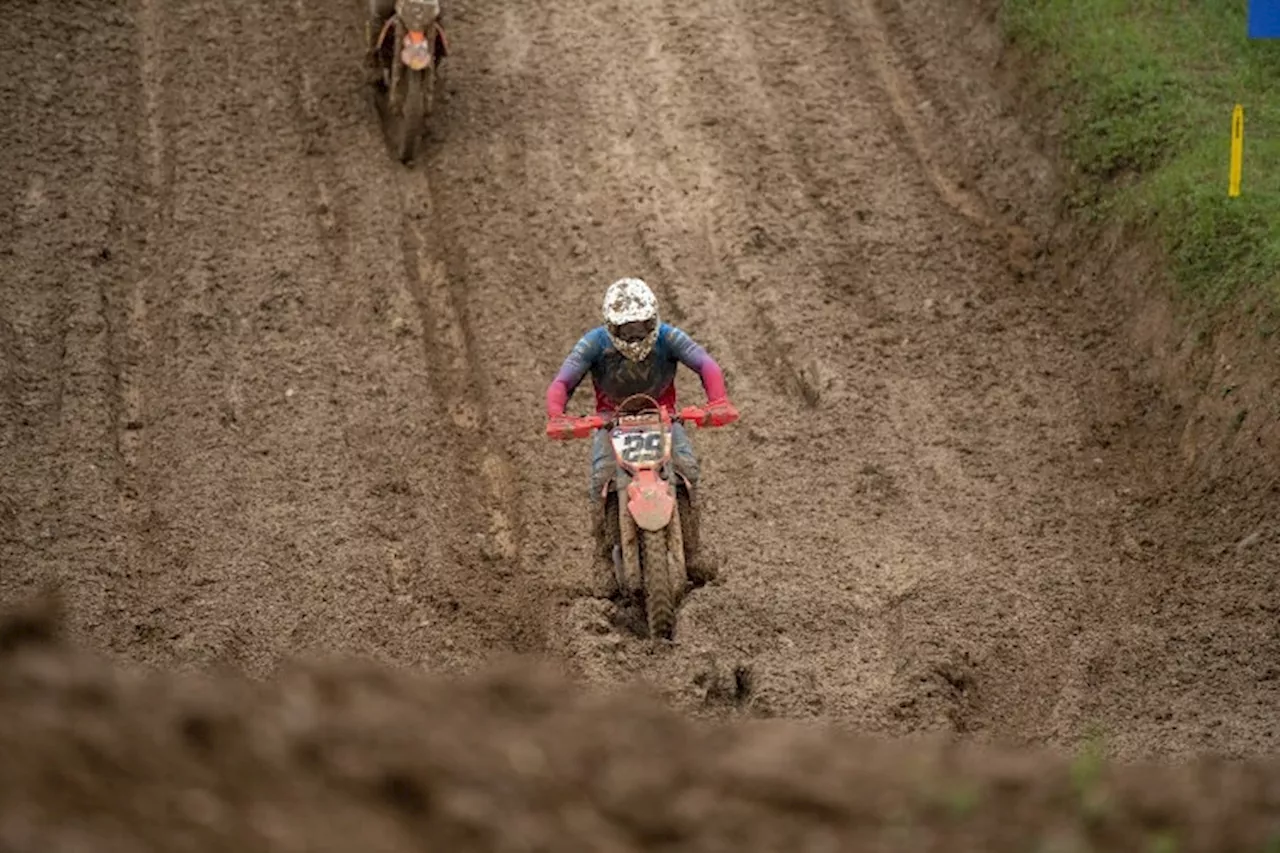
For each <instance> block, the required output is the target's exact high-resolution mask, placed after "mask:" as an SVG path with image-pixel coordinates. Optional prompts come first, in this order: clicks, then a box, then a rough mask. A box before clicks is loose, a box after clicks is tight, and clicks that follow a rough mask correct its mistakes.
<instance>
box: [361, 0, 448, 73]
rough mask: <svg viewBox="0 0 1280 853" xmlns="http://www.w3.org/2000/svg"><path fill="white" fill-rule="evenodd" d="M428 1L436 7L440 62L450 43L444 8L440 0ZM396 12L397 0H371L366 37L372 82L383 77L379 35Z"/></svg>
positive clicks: (367, 62)
mask: <svg viewBox="0 0 1280 853" xmlns="http://www.w3.org/2000/svg"><path fill="white" fill-rule="evenodd" d="M426 2H427V3H429V4H431V5H434V6H435V7H436V24H437V28H436V43H435V45H434V47H435V53H436V62H440V61H441V60H443V59H444V58H445V57H446V56H448V55H449V45H448V42H447V41H446V40H445V37H444V10H443V9H441V8H440V4H439V0H426ZM395 12H396V0H369V19H368V20H367V21H366V22H365V26H364V38H365V63H366V65H367V66H368V68H367V70H368V72H369V80H370V81H371V82H374V81H380V80H381V79H382V62H381V60H380V59H379V57H378V36H379V35H381V34H382V27H383V26H384V25H385V24H386V23H387V19H388V18H390V17H391V16H392V15H394V14H395Z"/></svg>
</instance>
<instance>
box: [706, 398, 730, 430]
mask: <svg viewBox="0 0 1280 853" xmlns="http://www.w3.org/2000/svg"><path fill="white" fill-rule="evenodd" d="M704 411H705V412H706V413H707V417H706V420H705V421H704V423H705V424H706V425H707V426H718V427H720V426H728V425H729V424H731V423H733V422H734V421H736V420H737V419H738V410H737V408H736V407H735V406H734V405H733V403H730V402H729V401H728V400H727V399H724V400H712V401H711V402H710V403H707V405H706V408H705V409H704Z"/></svg>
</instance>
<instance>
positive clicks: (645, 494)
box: [627, 471, 676, 530]
mask: <svg viewBox="0 0 1280 853" xmlns="http://www.w3.org/2000/svg"><path fill="white" fill-rule="evenodd" d="M675 506H676V500H675V496H674V495H673V494H672V493H671V487H670V486H668V485H667V483H666V482H665V481H664V480H662V479H661V478H659V477H658V472H657V471H640V472H637V474H636V475H635V477H634V478H633V479H632V480H631V483H630V484H629V485H628V486H627V512H629V513H631V517H632V518H633V519H635V522H636V526H637V527H639V528H640V529H641V530H661V529H662V528H664V527H666V526H667V525H668V524H669V523H670V522H671V513H672V512H673V511H674V510H675Z"/></svg>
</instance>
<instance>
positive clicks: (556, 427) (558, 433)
mask: <svg viewBox="0 0 1280 853" xmlns="http://www.w3.org/2000/svg"><path fill="white" fill-rule="evenodd" d="M547 438H555V439H560V440H561V441H567V440H569V439H571V438H573V418H571V417H569V416H568V415H549V416H548V417H547Z"/></svg>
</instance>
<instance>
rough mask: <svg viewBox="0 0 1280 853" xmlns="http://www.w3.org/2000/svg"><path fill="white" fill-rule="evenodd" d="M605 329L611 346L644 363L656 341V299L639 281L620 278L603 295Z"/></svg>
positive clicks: (646, 286) (647, 286)
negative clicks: (611, 342) (611, 343)
mask: <svg viewBox="0 0 1280 853" xmlns="http://www.w3.org/2000/svg"><path fill="white" fill-rule="evenodd" d="M604 327H605V330H606V331H608V333H609V339H610V340H611V341H613V345H614V346H615V347H617V348H618V352H620V353H622V354H623V355H624V356H626V357H627V358H629V359H631V360H632V361H643V360H644V359H645V358H647V357H648V355H649V353H650V352H652V351H653V345H654V343H655V342H656V341H657V340H658V298H657V297H656V296H654V295H653V291H652V290H650V289H649V285H647V284H645V283H644V282H643V281H641V280H640V279H638V278H620V279H618V280H617V281H615V282H614V283H613V284H611V285H609V289H608V290H606V291H605V292H604Z"/></svg>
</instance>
